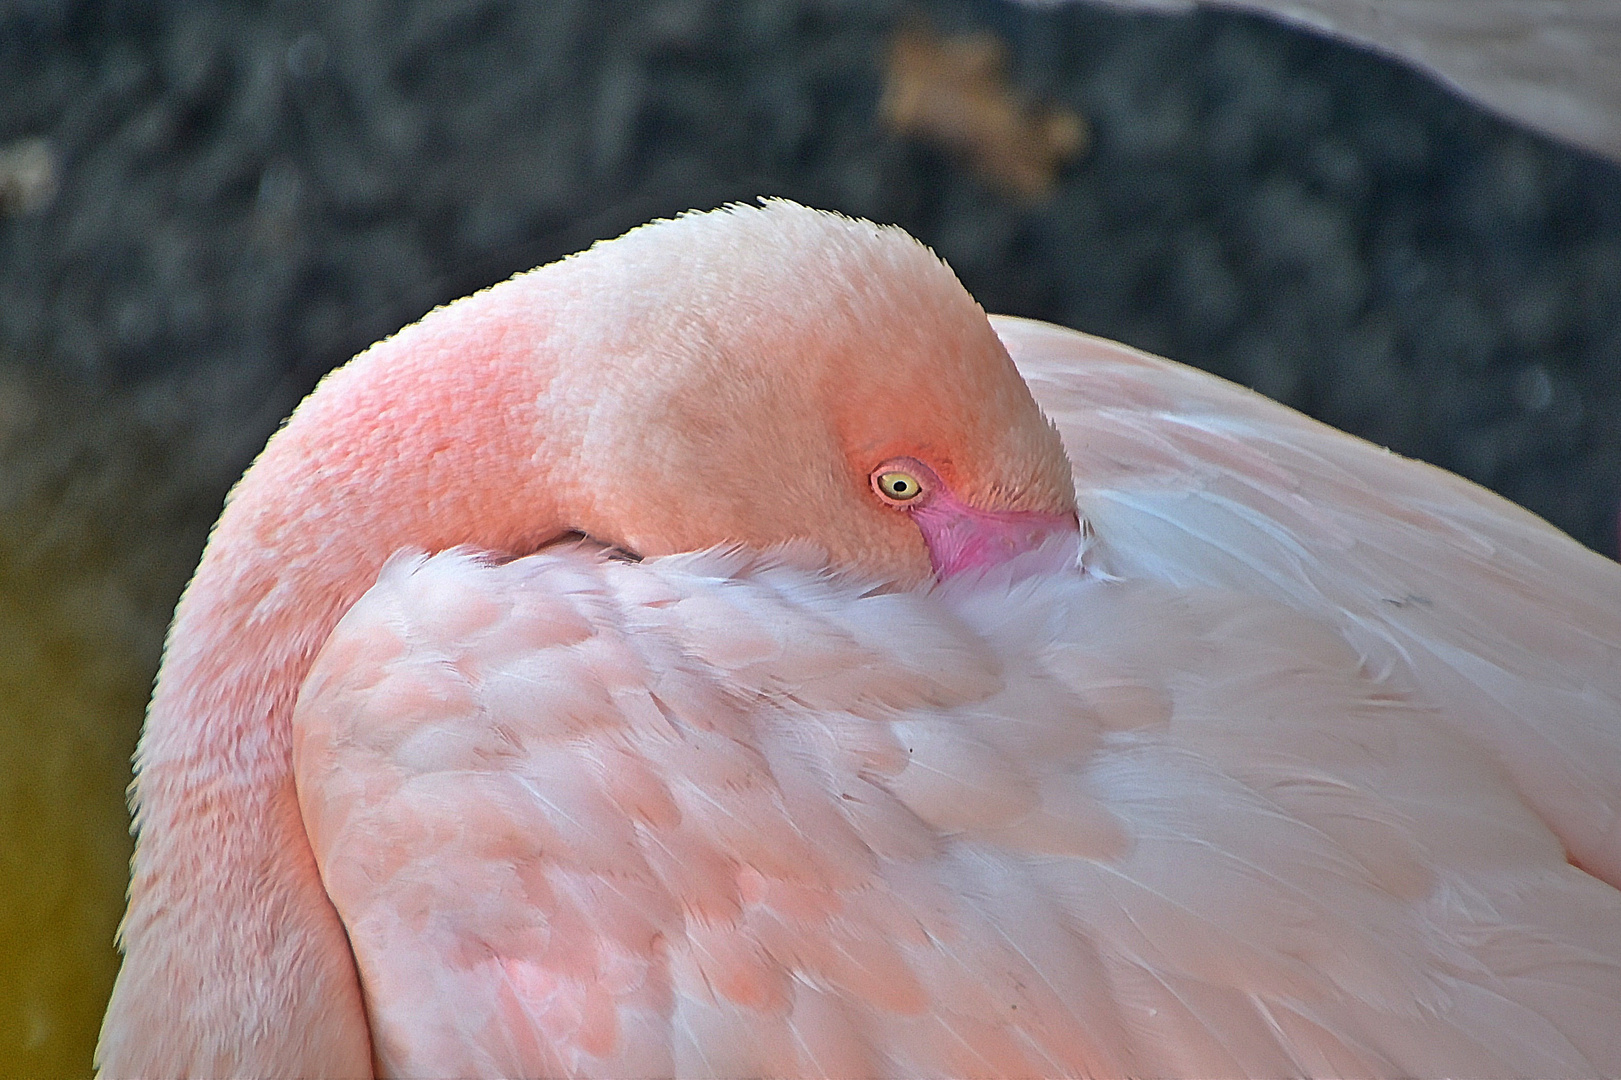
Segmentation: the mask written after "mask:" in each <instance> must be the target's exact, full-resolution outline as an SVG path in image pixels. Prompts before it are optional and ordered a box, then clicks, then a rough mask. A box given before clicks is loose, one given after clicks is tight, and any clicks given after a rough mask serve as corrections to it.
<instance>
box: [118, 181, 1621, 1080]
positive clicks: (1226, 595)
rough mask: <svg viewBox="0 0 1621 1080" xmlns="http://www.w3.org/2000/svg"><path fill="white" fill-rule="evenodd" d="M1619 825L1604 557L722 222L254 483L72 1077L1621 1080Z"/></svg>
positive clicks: (366, 378) (488, 328)
mask: <svg viewBox="0 0 1621 1080" xmlns="http://www.w3.org/2000/svg"><path fill="white" fill-rule="evenodd" d="M1049 417H1050V418H1051V421H1050V422H1049V419H1048V418H1049ZM1066 451H1067V454H1066ZM1618 798H1621V567H1617V566H1615V565H1613V564H1610V563H1608V562H1607V561H1606V560H1603V559H1601V558H1600V557H1598V556H1597V555H1595V554H1593V553H1591V552H1588V551H1587V550H1585V549H1583V548H1581V547H1580V546H1579V545H1577V544H1576V543H1575V542H1574V541H1572V540H1570V539H1569V538H1567V537H1566V536H1564V535H1563V534H1561V533H1559V532H1558V531H1557V530H1555V529H1553V528H1552V527H1550V526H1548V525H1547V524H1545V523H1543V522H1542V521H1541V520H1539V519H1537V518H1536V517H1534V516H1532V515H1531V514H1529V513H1527V512H1525V511H1523V510H1520V509H1517V508H1516V507H1514V506H1512V505H1510V504H1508V503H1507V502H1505V501H1503V500H1501V499H1499V498H1497V497H1496V496H1494V495H1492V494H1490V493H1488V492H1486V491H1484V490H1482V489H1481V488H1478V487H1476V486H1474V485H1472V484H1470V483H1468V482H1466V481H1463V480H1461V479H1459V478H1457V477H1455V476H1452V475H1450V474H1448V473H1445V472H1442V471H1440V470H1437V469H1434V468H1431V467H1429V466H1426V465H1423V464H1420V463H1417V462H1413V461H1409V460H1405V459H1403V458H1400V457H1398V456H1395V455H1393V454H1390V453H1388V452H1386V451H1383V450H1381V449H1379V448H1377V447H1374V446H1371V445H1369V444H1366V443H1364V442H1361V441H1359V440H1357V439H1354V438H1352V437H1350V436H1347V435H1344V434H1342V433H1339V432H1337V431H1334V430H1332V429H1330V428H1327V427H1325V426H1323V425H1320V424H1318V423H1316V422H1314V421H1311V420H1309V419H1306V418H1304V417H1302V416H1300V415H1299V414H1297V413H1294V412H1292V411H1290V410H1288V409H1286V408H1284V407H1283V406H1280V405H1277V404H1275V403H1273V402H1270V401H1267V400H1266V399H1264V398H1262V397H1260V396H1258V395H1256V394H1253V393H1251V392H1249V391H1246V390H1243V389H1241V388H1238V387H1235V386H1232V385H1230V384H1228V383H1225V382H1222V381H1221V380H1219V379H1216V378H1214V377H1212V376H1209V375H1206V374H1203V373H1200V372H1196V371H1194V370H1191V369H1188V368H1185V367H1181V366H1179V365H1176V364H1174V363H1171V362H1169V361H1165V360H1160V359H1157V358H1154V357H1151V356H1147V355H1145V354H1142V353H1139V352H1136V351H1134V350H1132V349H1129V348H1127V347H1125V346H1122V345H1118V344H1114V343H1111V342H1107V341H1103V340H1100V339H1097V338H1092V337H1088V336H1085V335H1083V334H1079V333H1076V332H1073V331H1070V330H1065V329H1061V328H1058V327H1054V326H1050V325H1045V324H1041V323H1036V322H1029V321H1024V320H1019V319H1008V318H987V316H986V315H985V314H984V313H983V312H982V311H981V309H980V308H979V307H978V305H976V304H975V303H974V301H973V300H972V298H971V297H970V296H969V295H968V294H967V293H966V291H964V290H963V288H962V287H961V286H960V285H959V284H958V282H957V281H956V279H955V277H954V276H953V275H952V273H951V272H950V270H949V269H948V268H947V267H946V266H945V265H944V263H942V262H941V261H940V260H939V259H937V258H936V257H935V256H934V255H933V254H932V253H931V252H930V251H929V250H928V249H927V248H925V247H924V246H922V245H921V244H919V243H918V242H916V241H915V240H913V239H911V238H910V237H908V236H907V235H906V234H905V233H903V232H901V231H900V230H898V229H895V228H891V227H880V226H876V225H873V224H870V223H868V222H863V221H858V220H851V219H847V218H843V217H839V216H836V215H832V214H828V213H824V212H820V211H815V210H811V209H807V208H804V207H801V206H798V205H795V204H792V203H789V202H784V201H766V202H764V203H763V204H762V205H760V206H757V207H756V206H732V207H728V208H725V209H722V210H719V211H714V212H710V213H702V214H689V215H685V216H682V217H679V218H676V219H673V220H668V221H661V222H657V223H654V224H651V225H647V226H644V227H642V228H639V229H636V230H633V231H632V232H630V233H628V234H626V235H625V236H623V237H621V238H619V239H617V240H613V241H611V242H606V243H602V244H598V245H597V246H595V247H593V248H592V249H590V250H589V251H587V252H584V253H582V254H579V255H576V256H573V257H570V258H568V259H565V260H563V261H561V262H558V263H555V264H552V265H550V266H546V267H543V268H541V269H539V270H535V271H532V272H530V273H527V274H522V275H519V276H517V277H515V278H513V279H511V280H509V281H507V282H505V283H503V284H500V285H497V286H495V287H493V288H491V289H488V290H486V291H484V292H481V293H478V294H476V295H473V296H471V297H468V298H465V299H463V300H460V301H457V302H456V303H454V304H451V305H449V306H447V307H444V308H441V309H439V310H437V311H435V312H433V313H431V314H429V315H428V316H426V317H425V318H423V319H422V320H421V321H420V322H418V323H416V324H415V325H412V326H410V327H407V328H406V329H404V330H402V331H400V332H399V333H398V334H396V335H395V336H393V337H392V338H389V339H387V340H385V341H383V342H381V343H379V344H377V345H375V346H373V347H372V348H371V349H369V350H367V351H366V352H365V353H363V354H361V355H360V356H359V357H358V358H356V359H355V360H354V361H352V362H351V363H350V364H348V365H347V366H346V367H344V368H342V369H340V370H338V371H336V372H335V373H333V374H332V375H330V376H328V377H327V379H326V380H325V381H324V382H323V383H322V384H321V385H320V386H319V387H318V388H317V389H316V390H315V392H314V393H313V394H311V395H310V397H309V398H308V399H306V400H305V402H304V403H303V404H302V405H301V406H300V407H299V408H298V410H297V411H296V412H295V413H294V414H293V416H292V417H291V418H290V419H289V421H288V422H287V424H286V426H285V427H284V428H283V429H282V430H281V431H280V432H279V433H278V434H277V435H276V436H275V437H274V438H272V439H271V440H270V443H269V444H268V446H267V447H266V448H265V450H264V452H263V454H262V455H261V456H260V457H259V459H258V460H257V461H256V462H255V463H254V465H253V466H252V467H251V468H250V469H249V470H248V472H247V473H246V475H245V476H244V477H243V479H242V480H241V482H240V483H239V484H238V486H237V487H236V489H235V490H234V491H233V493H232V495H231V497H230V499H229V500H228V502H227V505H226V508H225V511H224V513H223V514H222V516H221V518H220V520H219V523H218V525H217V526H216V528H215V530H214V533H213V535H212V537H211V539H210V541H209V544H208V547H207V550H206V551H205V553H204V555H203V558H202V561H201V564H200V565H199V567H198V570H197V573H196V576H195V577H194V579H193V580H192V582H191V584H190V586H189V587H188V589H187V590H186V593H185V595H184V597H183V598H182V600H181V602H180V605H179V608H178V610H177V612H176V617H175V622H174V627H173V631H172V633H171V636H170V639H169V644H168V648H167V652H166V655H165V658H164V662H163V666H162V670H161V672H160V674H159V677H158V681H157V685H156V689H155V692H154V695H153V699H152V704H151V708H150V712H149V714H148V718H147V724H146V728H145V731H144V734H143V736H142V740H141V744H140V748H139V752H138V778H137V782H136V785H135V787H134V795H133V803H134V806H135V822H136V826H137V829H138V846H137V850H136V855H135V858H134V861H133V871H132V881H131V884H130V893H129V908H128V912H127V915H126V917H125V919H124V922H123V925H122V928H121V931H120V935H121V937H120V941H121V947H122V949H123V951H124V961H123V966H122V970H121V972H120V974H119V976H118V981H117V985H116V987H115V989H114V991H113V995H112V999H111V1002H110V1004H109V1008H108V1012H107V1016H106V1019H105V1022H104V1026H103V1029H102V1036H101V1042H100V1045H99V1048H98V1063H99V1066H100V1068H101V1070H102V1072H103V1073H104V1074H105V1075H109V1076H160V1075H161V1076H179V1075H196V1076H227V1075H241V1076H301V1075H326V1076H370V1075H402V1076H472V1075H492V1076H493V1075H503V1076H520V1075H523V1076H562V1075H581V1076H584V1075H602V1076H634V1075H682V1076H688V1075H690V1076H700V1075H704V1076H737V1075H783V1076H824V1077H825V1076H851V1077H854V1076H880V1075H899V1076H923V1075H953V1076H967V1075H982V1076H1037V1075H1047V1076H1081V1075H1096V1076H1112V1075H1154V1076H1172V1075H1204V1076H1210V1075H1225V1076H1237V1075H1285V1074H1289V1075H1334V1076H1348V1075H1432V1074H1433V1075H1440V1074H1449V1075H1457V1074H1465V1075H1498V1076H1507V1075H1558V1076H1577V1075H1616V1074H1618V1073H1621V1023H1617V1017H1618V1012H1617V1010H1618V1005H1617V1003H1618V1002H1621V891H1618V890H1617V886H1618V885H1621V829H1618V827H1617V804H1618Z"/></svg>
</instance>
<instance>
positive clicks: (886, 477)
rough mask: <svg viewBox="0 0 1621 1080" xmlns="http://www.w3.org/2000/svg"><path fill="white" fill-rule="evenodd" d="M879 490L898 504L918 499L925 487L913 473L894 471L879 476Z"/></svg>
mask: <svg viewBox="0 0 1621 1080" xmlns="http://www.w3.org/2000/svg"><path fill="white" fill-rule="evenodd" d="M878 490H879V491H881V492H883V493H884V494H885V495H887V496H889V497H890V498H891V499H894V500H895V501H896V502H906V501H907V500H909V499H915V498H917V497H918V495H919V494H920V493H921V492H922V491H923V485H922V484H919V483H918V482H917V477H915V476H913V475H912V474H911V473H906V472H901V471H899V470H892V471H890V472H886V473H882V474H880V475H879V477H878Z"/></svg>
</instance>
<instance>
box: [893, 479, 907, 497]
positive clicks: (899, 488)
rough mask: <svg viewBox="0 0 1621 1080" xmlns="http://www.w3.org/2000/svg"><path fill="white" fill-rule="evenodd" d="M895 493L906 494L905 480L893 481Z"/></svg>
mask: <svg viewBox="0 0 1621 1080" xmlns="http://www.w3.org/2000/svg"><path fill="white" fill-rule="evenodd" d="M895 494H897V495H905V494H906V481H905V480H897V481H895Z"/></svg>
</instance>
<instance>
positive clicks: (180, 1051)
mask: <svg viewBox="0 0 1621 1080" xmlns="http://www.w3.org/2000/svg"><path fill="white" fill-rule="evenodd" d="M475 299H478V298H475ZM468 307H469V308H470V309H471V310H467V311H462V312H460V313H457V312H454V311H452V312H444V313H441V315H442V316H443V315H450V316H452V317H451V318H448V319H447V318H443V317H441V318H440V319H438V320H435V321H432V322H433V323H434V325H431V326H430V325H428V324H418V325H417V326H416V327H412V328H411V329H410V330H408V331H406V332H403V333H402V334H401V335H399V336H397V337H396V338H394V339H391V340H390V341H389V342H386V343H384V344H383V345H380V346H377V347H376V348H374V349H373V350H372V351H371V352H370V353H368V354H366V355H364V356H362V357H361V358H359V359H357V360H356V361H354V362H353V363H352V364H351V365H350V366H349V368H347V369H345V370H342V371H340V372H338V373H336V374H335V375H334V376H332V377H331V378H330V379H329V380H328V382H327V383H326V384H323V386H322V387H321V388H320V389H318V390H317V391H316V393H315V394H313V395H311V397H310V398H309V399H308V400H307V401H306V402H305V403H304V405H302V406H301V407H300V408H299V410H298V411H297V412H296V413H295V414H294V416H293V418H292V419H291V420H290V421H289V423H288V425H287V427H286V428H285V429H284V430H283V431H282V432H280V433H279V434H278V435H277V436H276V437H275V438H274V439H272V440H271V443H270V445H269V446H267V448H266V450H265V452H264V453H263V454H262V455H261V456H260V458H259V460H258V461H257V462H255V464H254V466H253V467H252V468H251V469H250V470H249V471H248V473H247V475H246V476H245V477H244V478H243V480H242V481H241V483H240V484H238V486H237V488H236V490H235V491H234V492H233V493H232V496H231V498H230V499H229V500H228V503H227V508H226V510H225V513H224V514H223V515H222V516H221V518H220V521H219V524H218V525H217V526H216V528H215V531H214V534H213V536H212V537H211V539H210V541H209V545H208V548H207V550H206V551H205V553H204V556H203V559H202V562H201V563H200V565H199V567H198V570H197V573H196V575H195V577H194V578H193V579H192V582H191V584H190V585H189V586H188V587H187V590H186V593H185V595H184V597H183V598H182V600H181V603H180V606H179V608H178V609H177V611H176V616H175V622H174V626H173V628H172V630H171V633H170V637H169V642H168V647H167V650H166V653H165V658H164V663H163V667H162V669H161V671H160V672H159V675H158V681H157V686H156V689H155V691H154V694H153V699H152V703H151V706H150V709H149V711H148V715H147V722H146V727H145V729H144V732H143V734H142V738H141V743H140V747H139V749H138V751H137V766H136V769H137V779H136V783H135V786H134V789H133V790H134V795H133V798H132V803H133V805H134V807H135V822H136V828H137V834H138V842H137V847H136V854H135V858H134V861H133V873H132V879H131V884H130V896H129V909H128V912H127V914H126V915H125V919H124V922H123V925H122V927H121V928H120V932H119V933H120V944H121V946H122V948H123V950H124V954H125V958H124V964H123V967H122V969H121V970H120V972H119V976H118V981H117V984H116V985H115V987H114V991H113V997H112V1001H111V1002H110V1004H109V1007H108V1012H107V1016H106V1019H105V1020H104V1022H103V1027H102V1037H101V1043H100V1046H99V1047H98V1050H97V1059H98V1064H99V1065H100V1067H101V1068H102V1070H103V1071H104V1072H105V1073H106V1074H107V1075H324V1076H340V1075H343V1076H366V1075H370V1074H371V1072H372V1056H371V1046H370V1039H369V1035H368V1029H367V1024H366V1018H365V1011H364V1005H363V998H362V994H361V989H360V984H359V979H358V975H357V973H356V970H355V966H354V960H353V956H352V954H351V951H350V949H349V945H348V940H347V937H346V935H345V932H344V929H343V926H342V924H341V922H340V921H339V919H338V917H337V913H336V911H335V910H334V909H333V907H332V904H331V902H330V901H329V900H328V898H327V895H326V892H325V889H324V888H323V886H322V884H321V881H320V877H319V873H318V871H317V868H316V865H315V861H314V857H313V855H312V853H311V850H310V845H309V842H308V839H307V837H306V836H305V833H304V828H303V823H302V818H301V815H300V813H299V808H298V796H297V791H296V787H295V784H294V777H293V772H292V758H291V719H292V711H293V705H294V703H295V701H296V698H297V694H298V690H299V687H300V685H301V684H302V682H303V679H304V677H305V675H306V673H307V672H308V670H309V667H310V665H311V664H312V663H313V661H314V658H315V655H316V653H317V652H318V651H319V649H320V647H321V645H322V643H323V642H324V641H325V639H326V637H327V635H328V634H329V633H330V632H331V629H332V627H333V626H334V625H335V624H336V622H337V620H338V619H339V618H341V616H342V614H343V612H344V611H346V610H347V609H348V608H349V607H350V606H351V605H352V604H353V603H354V601H355V600H356V599H358V597H359V596H360V594H361V593H362V592H364V591H365V589H366V588H368V587H370V585H371V583H372V581H373V580H375V578H376V574H377V571H378V570H379V568H380V567H381V566H382V564H383V562H384V561H385V560H386V559H387V558H388V557H389V555H391V554H392V553H393V552H394V551H396V550H398V549H399V548H401V547H417V548H422V549H427V550H439V549H443V548H447V547H452V546H455V545H458V544H471V545H476V546H478V547H481V548H484V549H487V550H494V551H506V552H511V553H513V554H521V553H524V552H527V551H532V550H534V549H535V548H536V547H538V546H540V545H541V544H543V543H544V542H545V541H547V540H548V539H550V538H552V537H553V536H555V535H557V534H559V533H561V532H563V531H565V530H566V528H567V527H568V525H569V523H568V522H567V521H566V520H565V515H564V514H563V512H562V511H561V510H560V509H559V508H558V505H557V499H556V497H555V495H556V489H557V487H558V485H557V484H556V483H554V482H553V480H554V478H553V477H551V476H549V475H548V474H547V473H546V472H545V471H544V469H543V468H541V467H540V466H539V465H538V464H537V455H536V453H535V446H536V432H537V430H542V429H544V427H545V420H546V418H544V417H542V416H541V415H540V413H539V410H540V407H541V406H540V402H541V401H542V399H543V396H544V390H545V388H546V387H545V382H546V379H547V378H548V377H549V375H548V372H547V371H546V370H545V368H544V365H541V364H538V363H537V362H536V353H535V349H534V347H533V341H534V338H533V337H529V338H527V339H526V338H524V337H523V336H522V335H517V336H514V335H513V334H511V333H510V328H508V329H497V328H496V327H495V323H494V320H489V319H485V320H482V321H480V320H479V318H478V315H479V310H478V305H476V304H470V305H468ZM451 341H454V343H455V345H454V352H453V353H450V352H449V350H450V346H449V344H448V342H451ZM524 341H527V342H528V345H527V346H526V347H523V348H518V347H516V346H517V344H518V343H520V342H524ZM447 354H448V355H450V356H453V357H454V360H455V362H454V363H447V362H446V360H447ZM424 399H426V400H430V401H434V402H435V404H436V405H437V406H438V407H437V408H435V409H434V410H433V414H432V415H431V416H428V415H422V414H419V413H417V412H413V411H412V409H411V406H410V404H409V403H410V402H411V401H415V400H424ZM554 434H555V433H554ZM557 437H559V438H560V437H561V436H557ZM519 447H527V450H526V451H522V452H520V451H519V450H518V448H519ZM545 449H546V447H545V446H544V445H543V446H542V450H543V451H544V450H545ZM548 456H550V457H552V458H554V459H556V458H563V459H566V457H567V454H566V453H563V452H561V451H558V452H557V453H555V454H553V455H546V454H544V453H543V454H541V455H540V456H539V459H538V460H544V459H545V458H547V457H548ZM470 476H477V477H478V479H479V480H480V482H479V483H475V484H470V483H468V482H467V479H468V477H470Z"/></svg>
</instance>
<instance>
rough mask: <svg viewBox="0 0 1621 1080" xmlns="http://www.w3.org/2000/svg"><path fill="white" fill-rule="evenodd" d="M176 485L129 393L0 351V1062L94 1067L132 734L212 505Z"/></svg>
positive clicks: (51, 1070)
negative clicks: (34, 377)
mask: <svg viewBox="0 0 1621 1080" xmlns="http://www.w3.org/2000/svg"><path fill="white" fill-rule="evenodd" d="M189 486H191V487H195V485H194V484H192V485H189ZM187 487H188V484H186V483H183V482H177V481H176V477H175V475H174V470H173V469H172V468H170V467H169V465H168V455H167V452H166V450H165V446H164V441H163V437H162V436H161V434H158V433H157V431H156V428H155V426H154V425H152V424H150V423H148V422H144V421H143V420H142V419H141V418H139V417H136V416H135V415H134V413H133V412H132V411H131V410H130V409H129V408H128V407H127V406H126V405H120V404H118V403H110V402H107V401H104V400H101V399H99V398H97V397H95V396H94V395H90V394H88V392H84V391H79V392H77V393H72V392H67V391H63V390H62V389H60V388H50V387H41V386H38V385H35V384H31V383H29V382H28V381H27V380H25V379H23V378H22V377H20V376H17V375H15V374H13V373H10V372H7V371H5V370H3V369H0V1075H3V1076H28V1077H54V1076H84V1075H88V1074H89V1073H90V1071H91V1055H92V1052H93V1049H94V1047H95V1040H96V1033H97V1030H98V1028H99V1026H100V1023H101V1014H102V1011H103V1009H104V1008H105V1006H106V1001H107V994H108V992H109V991H110V989H111V987H112V980H113V976H114V974H115V973H116V972H117V963H118V961H117V954H116V952H115V951H114V948H113V934H114V931H115V929H116V927H117V924H118V918H119V916H120V914H121V913H122V911H123V903H124V886H125V881H126V878H127V874H128V865H129V855H130V849H131V841H130V837H129V828H128V826H129V819H128V813H127V811H126V808H125V804H124V791H125V788H126V787H127V786H128V784H129V779H130V762H129V759H130V752H131V750H132V749H133V748H134V745H135V739H136V736H137V733H138V731H139V729H140V721H141V715H142V710H143V708H144V706H145V702H146V698H147V693H148V689H149V687H150V683H151V678H152V674H153V672H154V671H155V670H156V667H157V661H158V655H159V648H160V643H161V640H162V631H163V627H164V624H165V623H166V621H167V617H168V615H167V613H168V611H169V610H170V609H171V608H172V606H173V603H174V599H175V596H176V595H178V592H179V590H180V587H181V585H182V584H183V583H184V581H185V577H186V574H187V570H188V566H189V564H190V563H191V562H192V561H193V560H194V559H195V557H196V553H197V550H198V549H199V548H200V545H201V541H202V536H203V534H204V531H205V530H206V527H207V521H208V519H209V517H211V516H212V513H213V511H214V509H215V508H217V503H213V506H210V505H209V504H210V503H211V502H212V497H210V496H199V495H196V494H187V492H186V489H187Z"/></svg>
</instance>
